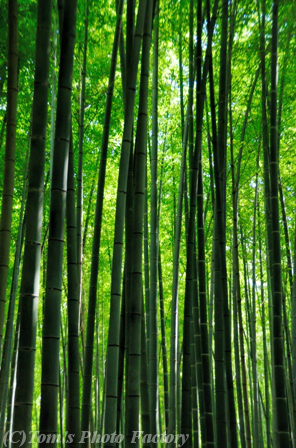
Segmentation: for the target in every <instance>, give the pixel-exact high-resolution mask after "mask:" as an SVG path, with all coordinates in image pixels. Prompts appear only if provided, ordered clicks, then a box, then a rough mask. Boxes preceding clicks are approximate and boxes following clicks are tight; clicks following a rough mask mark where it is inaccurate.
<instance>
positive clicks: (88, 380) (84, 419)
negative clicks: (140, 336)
mask: <svg viewBox="0 0 296 448" xmlns="http://www.w3.org/2000/svg"><path fill="white" fill-rule="evenodd" d="M122 9H123V0H120V1H119V3H118V10H117V21H116V30H115V35H114V41H113V49H112V61H111V67H110V75H109V81H108V91H107V102H106V110H105V118H104V131H103V138H102V146H101V160H100V170H99V179H98V190H97V202H96V212H95V227H94V237H93V245H92V263H91V275H90V286H89V299H88V300H89V302H88V316H87V335H86V342H85V362H84V372H83V393H82V409H81V411H82V414H81V430H82V431H88V429H89V418H90V409H91V385H92V365H93V344H94V328H95V310H96V300H97V281H98V271H99V252H100V242H101V228H102V216H103V201H104V188H105V176H106V164H107V150H108V141H109V131H110V119H111V110H112V100H113V89H114V80H115V71H116V63H117V53H118V46H119V37H120V32H121V25H122ZM114 381H115V379H114ZM116 381H117V380H116ZM114 412H115V410H114ZM114 430H115V429H114ZM112 432H114V431H112ZM112 432H111V433H110V434H112Z"/></svg>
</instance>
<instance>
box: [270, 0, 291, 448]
mask: <svg viewBox="0 0 296 448" xmlns="http://www.w3.org/2000/svg"><path fill="white" fill-rule="evenodd" d="M278 7H279V2H278V0H274V2H273V25H272V54H271V92H270V93H271V110H270V166H269V169H270V187H271V229H272V236H273V238H272V243H273V244H272V251H273V266H272V270H273V302H272V305H273V323H272V326H273V354H272V355H273V357H272V364H273V375H274V384H275V403H276V408H277V415H276V417H277V425H278V428H277V429H278V435H279V444H280V446H281V447H282V446H289V439H290V437H289V419H288V410H287V396H286V375H285V360H284V344H283V332H282V304H283V298H282V294H283V293H282V269H281V247H280V244H281V243H280V228H279V204H278V132H277V51H278Z"/></svg>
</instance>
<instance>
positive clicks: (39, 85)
mask: <svg viewBox="0 0 296 448" xmlns="http://www.w3.org/2000/svg"><path fill="white" fill-rule="evenodd" d="M51 10H52V2H51V1H50V0H49V1H47V0H39V1H38V18H37V37H36V70H35V80H34V97H33V114H32V136H31V148H30V162H29V187H28V188H29V190H28V198H27V205H26V214H27V226H26V235H25V249H24V260H23V268H22V284H21V293H20V335H19V351H18V364H17V377H16V390H15V408H14V420H13V430H14V431H24V432H25V434H26V443H25V446H28V441H29V440H28V437H29V432H30V430H31V422H32V407H33V387H34V362H35V350H36V324H37V303H38V296H39V276H40V260H41V250H42V245H41V230H42V215H43V197H44V161H45V138H46V127H47V100H48V77H49V53H50V31H51Z"/></svg>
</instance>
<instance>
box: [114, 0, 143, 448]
mask: <svg viewBox="0 0 296 448" xmlns="http://www.w3.org/2000/svg"><path fill="white" fill-rule="evenodd" d="M146 3H147V0H140V3H139V10H138V11H139V12H138V20H137V26H136V32H135V38H134V43H133V61H132V70H131V76H129V77H128V78H127V83H128V88H127V90H126V107H125V122H124V131H123V139H122V152H121V158H120V167H119V178H118V190H117V198H116V217H115V230H114V249H113V261H112V280H111V304H110V325H109V333H108V347H107V370H106V414H105V433H106V434H112V433H113V432H114V431H115V430H116V408H117V393H118V391H117V377H118V356H119V320H120V297H121V274H122V272H121V262H122V246H123V230H124V210H125V202H126V190H127V175H128V163H129V158H130V148H131V140H132V128H133V115H134V102H135V90H136V79H137V72H138V63H139V57H140V44H141V40H142V34H143V27H144V19H145V12H146ZM105 446H106V448H107V447H108V446H110V445H108V442H107V443H106V445H105Z"/></svg>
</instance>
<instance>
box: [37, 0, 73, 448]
mask: <svg viewBox="0 0 296 448" xmlns="http://www.w3.org/2000/svg"><path fill="white" fill-rule="evenodd" d="M76 6H77V2H76V0H74V1H69V0H66V1H65V11H64V23H63V31H62V34H61V36H62V41H61V59H60V72H59V81H58V99H57V118H56V132H55V147H54V156H53V157H54V159H53V171H52V184H51V198H50V222H49V239H48V259H47V277H46V295H45V303H44V324H43V356H42V385H41V410H40V433H41V434H46V435H47V434H56V433H57V429H58V427H57V407H58V386H59V345H60V328H61V309H60V307H61V296H62V272H63V269H62V266H63V250H64V221H65V212H66V194H67V177H68V158H69V142H70V123H71V94H72V73H73V59H74V58H73V55H74V45H75V35H76ZM41 439H43V438H41ZM39 445H40V446H46V443H45V441H43V442H42V443H40V444H39ZM53 445H54V447H55V446H56V443H54V444H53Z"/></svg>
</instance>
